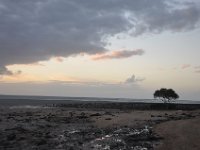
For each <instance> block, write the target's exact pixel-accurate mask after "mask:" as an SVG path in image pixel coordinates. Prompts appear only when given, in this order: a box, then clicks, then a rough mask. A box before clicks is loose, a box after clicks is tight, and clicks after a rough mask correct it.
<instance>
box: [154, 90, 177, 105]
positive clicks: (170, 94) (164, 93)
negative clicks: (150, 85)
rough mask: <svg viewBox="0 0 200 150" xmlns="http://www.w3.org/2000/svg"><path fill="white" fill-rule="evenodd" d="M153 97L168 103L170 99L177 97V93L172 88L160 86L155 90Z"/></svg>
mask: <svg viewBox="0 0 200 150" xmlns="http://www.w3.org/2000/svg"><path fill="white" fill-rule="evenodd" d="M154 98H159V99H160V100H162V101H163V102H164V103H169V102H170V101H171V100H175V99H178V98H179V95H178V94H176V92H175V91H174V90H173V89H166V88H161V89H160V90H156V91H155V93H154Z"/></svg>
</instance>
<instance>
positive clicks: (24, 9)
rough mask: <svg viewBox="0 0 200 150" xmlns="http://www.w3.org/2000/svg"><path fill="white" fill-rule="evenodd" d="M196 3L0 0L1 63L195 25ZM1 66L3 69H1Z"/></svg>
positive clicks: (91, 49)
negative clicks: (122, 35)
mask: <svg viewBox="0 0 200 150" xmlns="http://www.w3.org/2000/svg"><path fill="white" fill-rule="evenodd" d="M199 6H200V5H199V2H177V1H175V0H162V1H161V0H153V1H150V0H126V1H124V0H116V1H113V0H101V1H94V0H87V1H84V2H83V1H80V0H67V1H66V0H34V1H27V0H18V1H11V0H0V18H1V19H0V33H1V34H0V68H1V72H0V73H1V74H10V72H9V71H8V70H7V71H6V69H5V66H7V65H11V64H30V63H35V62H38V61H41V60H48V59H49V58H51V57H68V56H70V55H74V54H79V53H87V54H96V53H103V52H105V51H108V49H106V46H107V45H108V41H107V40H106V38H108V37H110V36H114V35H116V34H119V33H127V34H130V35H131V36H139V35H142V34H145V33H161V32H163V31H172V32H183V31H188V30H193V29H195V28H198V27H199V20H200V9H199ZM2 70H3V71H2Z"/></svg>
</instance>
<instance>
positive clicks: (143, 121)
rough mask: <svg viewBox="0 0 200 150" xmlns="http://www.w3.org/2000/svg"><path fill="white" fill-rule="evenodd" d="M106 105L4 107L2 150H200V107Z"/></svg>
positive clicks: (0, 128) (0, 110)
mask: <svg viewBox="0 0 200 150" xmlns="http://www.w3.org/2000/svg"><path fill="white" fill-rule="evenodd" d="M101 104H102V105H101V106H102V107H100V106H99V103H98V108H97V107H96V106H97V104H95V103H91V105H90V107H89V108H85V107H83V106H85V103H84V105H81V106H82V107H80V104H79V105H78V106H79V107H78V106H77V104H76V105H55V106H27V105H24V106H4V107H1V108H0V149H15V150H18V149H19V150H28V149H31V150H36V149H42V150H47V149H52V150H53V149H54V150H55V149H58V150H65V149H66V150H102V149H104V150H120V149H121V150H131V149H132V150H153V149H156V150H163V149H172V150H173V149H174V150H175V149H176V150H179V149H180V150H182V149H190V150H197V149H200V144H199V139H200V129H199V123H200V110H199V109H197V110H196V109H195V110H140V109H126V108H124V107H123V109H118V108H115V107H113V108H104V107H103V106H105V105H106V104H107V103H103V102H102V103H101ZM92 105H94V107H92ZM110 105H111V104H110ZM121 105H122V106H123V104H121ZM69 106H70V107H69ZM86 106H87V105H86Z"/></svg>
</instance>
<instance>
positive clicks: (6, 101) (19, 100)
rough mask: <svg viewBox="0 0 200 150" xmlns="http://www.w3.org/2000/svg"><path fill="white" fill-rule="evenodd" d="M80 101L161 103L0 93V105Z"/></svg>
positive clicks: (180, 101)
mask: <svg viewBox="0 0 200 150" xmlns="http://www.w3.org/2000/svg"><path fill="white" fill-rule="evenodd" d="M80 101H83V102H84V101H92V102H104V101H106V102H142V103H162V102H161V101H160V100H155V99H129V98H98V97H56V96H15V95H0V105H1V106H3V105H12V106H18V105H45V104H59V103H69V102H80ZM173 103H183V104H200V101H191V100H176V101H174V102H173Z"/></svg>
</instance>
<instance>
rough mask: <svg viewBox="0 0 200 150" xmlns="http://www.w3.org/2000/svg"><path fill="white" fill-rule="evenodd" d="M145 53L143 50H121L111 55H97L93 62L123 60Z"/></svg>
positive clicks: (93, 57)
mask: <svg viewBox="0 0 200 150" xmlns="http://www.w3.org/2000/svg"><path fill="white" fill-rule="evenodd" d="M142 54H144V51H143V50H142V49H137V50H121V51H112V52H110V53H101V54H95V55H94V56H92V59H93V60H102V59H121V58H128V57H131V56H134V55H142Z"/></svg>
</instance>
